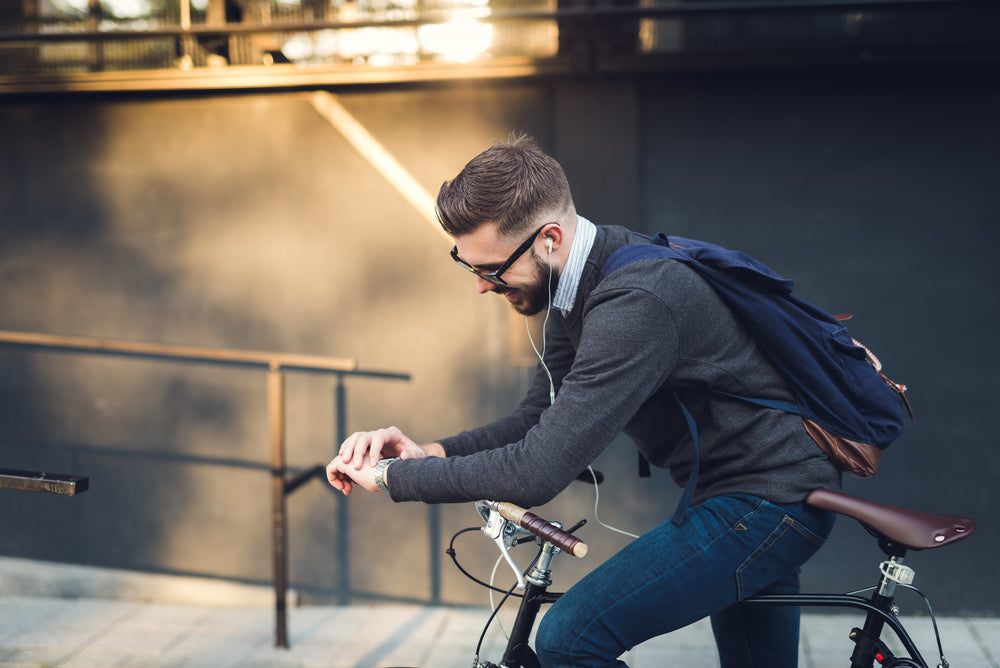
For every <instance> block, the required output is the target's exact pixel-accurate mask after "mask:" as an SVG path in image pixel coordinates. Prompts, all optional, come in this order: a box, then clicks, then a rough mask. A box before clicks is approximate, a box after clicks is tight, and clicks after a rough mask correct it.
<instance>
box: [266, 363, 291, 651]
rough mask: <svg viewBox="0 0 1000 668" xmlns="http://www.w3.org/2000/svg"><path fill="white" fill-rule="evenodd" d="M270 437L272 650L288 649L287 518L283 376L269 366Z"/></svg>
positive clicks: (279, 367)
mask: <svg viewBox="0 0 1000 668" xmlns="http://www.w3.org/2000/svg"><path fill="white" fill-rule="evenodd" d="M267 416H268V425H269V429H270V435H271V551H272V554H273V560H274V613H275V632H274V645H275V647H284V648H287V647H288V605H287V594H288V514H287V506H286V503H285V376H284V372H283V371H282V370H281V366H280V364H279V363H277V362H272V363H271V364H270V367H269V368H268V372H267Z"/></svg>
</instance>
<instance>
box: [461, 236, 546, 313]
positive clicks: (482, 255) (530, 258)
mask: <svg viewBox="0 0 1000 668" xmlns="http://www.w3.org/2000/svg"><path fill="white" fill-rule="evenodd" d="M495 229H496V228H495V226H494V225H492V224H486V225H482V226H480V228H479V229H477V230H476V231H475V232H471V233H469V234H463V235H462V236H460V237H456V238H455V247H456V249H457V252H458V255H459V256H460V257H461V259H462V261H463V262H465V263H468V264H469V265H472V266H473V267H475V268H476V269H477V270H479V271H482V272H489V271H493V270H495V269H497V268H499V267H500V266H502V265H503V264H504V263H505V262H506V261H507V259H508V258H509V257H510V256H511V254H512V253H514V252H515V251H516V250H517V248H518V245H519V242H520V240H516V239H515V240H500V239H497V237H496V232H495ZM535 246H539V247H540V248H541V249H542V252H543V253H544V252H545V250H544V248H545V246H544V240H543V239H542V238H541V237H537V238H536V239H535V241H534V243H532V245H531V246H530V247H529V248H528V250H527V251H525V252H524V253H523V254H522V255H521V256H520V257H518V258H517V260H515V261H514V263H513V264H511V265H510V266H509V267H508V268H507V269H506V270H505V271H504V272H503V274H502V276H501V278H502V279H503V282H504V283H506V285H496V284H495V283H492V282H490V281H488V280H486V279H484V278H482V277H481V276H478V275H476V277H475V279H476V289H477V290H478V291H479V292H480V293H481V294H482V293H486V292H496V293H497V294H500V295H503V296H504V297H505V298H506V299H507V301H508V302H510V305H511V308H513V309H514V310H515V311H517V312H518V313H521V314H523V315H535V314H536V313H539V312H541V311H542V310H543V309H545V308H546V307H548V305H549V298H550V294H551V293H554V292H555V290H556V286H557V285H558V282H559V276H558V272H557V271H551V272H550V265H549V263H548V262H546V261H545V260H543V259H542V256H541V255H540V254H539V253H538V251H537V249H536V248H535ZM552 269H553V270H554V267H553V268H552ZM550 276H551V280H550ZM550 282H551V286H550ZM550 290H551V293H550Z"/></svg>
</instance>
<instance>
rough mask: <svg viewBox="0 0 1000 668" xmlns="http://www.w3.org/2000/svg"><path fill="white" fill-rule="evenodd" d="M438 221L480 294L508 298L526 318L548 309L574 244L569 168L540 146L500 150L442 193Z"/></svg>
mask: <svg viewBox="0 0 1000 668" xmlns="http://www.w3.org/2000/svg"><path fill="white" fill-rule="evenodd" d="M437 213H438V219H439V220H440V221H441V226H442V227H443V228H444V229H445V231H447V232H448V233H449V234H450V235H451V236H452V237H454V239H455V244H456V245H455V249H454V250H453V251H452V257H453V258H454V259H455V260H456V261H457V262H458V263H459V264H461V265H462V266H464V267H465V268H466V269H469V270H470V271H472V272H473V273H474V274H476V276H477V280H476V285H477V289H478V290H479V291H480V292H497V293H500V294H503V295H504V296H506V297H507V299H508V300H509V301H510V303H511V305H512V306H513V307H514V309H515V310H517V311H518V312H520V313H524V314H526V315H531V314H534V313H537V312H538V311H540V310H542V309H543V308H545V307H546V306H547V305H548V299H549V288H550V285H549V278H550V276H549V274H550V271H551V273H552V283H551V289H552V290H555V286H556V282H557V281H558V274H559V270H560V269H561V267H562V264H563V261H564V253H560V250H561V249H562V248H563V241H564V240H565V241H568V240H570V239H572V234H573V232H574V230H575V227H576V209H575V207H574V205H573V198H572V195H571V194H570V190H569V183H568V182H567V180H566V175H565V173H564V172H563V170H562V167H561V166H560V165H559V163H558V162H556V161H555V160H554V159H553V158H551V157H550V156H548V155H546V154H545V153H543V152H542V151H541V150H540V149H539V148H538V146H537V145H536V144H535V142H534V140H532V139H531V138H529V137H525V136H520V137H516V138H514V139H513V140H512V141H511V142H509V143H507V144H500V143H497V144H494V145H493V146H491V147H490V148H489V149H487V150H486V151H484V152H483V153H480V154H479V155H478V156H476V157H475V158H473V159H472V160H471V161H470V162H469V164H467V165H466V166H465V167H464V168H463V169H462V171H461V172H460V173H459V174H458V176H456V177H455V178H454V179H453V180H451V181H446V182H445V183H444V184H443V185H442V186H441V190H440V192H439V193H438V199H437Z"/></svg>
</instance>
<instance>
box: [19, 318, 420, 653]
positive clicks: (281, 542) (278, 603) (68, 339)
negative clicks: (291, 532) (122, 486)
mask: <svg viewBox="0 0 1000 668" xmlns="http://www.w3.org/2000/svg"><path fill="white" fill-rule="evenodd" d="M0 346H13V347H19V348H25V349H35V350H48V351H62V352H71V353H84V354H96V355H111V356H118V357H134V358H142V359H155V360H165V361H172V362H193V363H204V364H215V365H235V366H240V367H252V368H259V369H263V370H266V372H267V415H268V431H269V440H270V466H271V551H272V555H273V567H274V571H273V584H274V600H275V643H274V644H275V646H277V647H288V646H289V645H288V609H287V598H288V584H289V583H288V510H287V504H286V499H287V497H288V495H289V494H291V493H292V492H294V491H295V490H296V489H298V488H299V487H300V486H302V485H303V484H304V483H306V482H308V481H309V480H311V479H312V478H314V477H323V475H324V473H325V469H324V467H323V466H322V465H316V466H313V467H312V468H309V469H306V470H304V471H301V472H299V473H297V474H295V475H293V476H289V475H288V470H287V466H286V463H285V431H286V429H285V372H286V371H304V372H313V373H326V374H334V375H336V376H337V387H336V401H335V404H336V406H335V415H336V421H337V438H338V439H339V440H340V441H342V440H343V439H344V437H346V429H345V426H344V421H345V415H346V387H345V386H344V377H345V376H365V377H368V378H381V379H384V380H409V379H410V376H409V374H405V373H393V372H384V371H370V370H363V369H359V368H358V365H357V362H356V361H355V360H353V359H347V358H336V357H322V356H314V355H296V354H289V353H275V352H262V351H250V350H232V349H224V348H207V347H197V346H179V345H166V344H157V343H142V342H135V341H122V340H113V339H101V338H91V337H81V336H58V335H52V334H38V333H29V332H10V331H0ZM339 517H340V519H341V520H343V519H344V514H343V513H341V514H340V515H339ZM338 533H339V534H340V537H339V538H338V540H339V541H340V542H342V543H343V542H345V541H346V540H347V532H346V531H340V532H338ZM338 552H339V554H340V555H341V557H342V558H346V555H347V553H348V552H347V549H346V544H345V545H340V546H339V550H338ZM339 570H340V572H341V573H344V574H346V573H347V572H348V568H347V566H346V564H342V565H341V568H340V569H339ZM342 581H343V580H342Z"/></svg>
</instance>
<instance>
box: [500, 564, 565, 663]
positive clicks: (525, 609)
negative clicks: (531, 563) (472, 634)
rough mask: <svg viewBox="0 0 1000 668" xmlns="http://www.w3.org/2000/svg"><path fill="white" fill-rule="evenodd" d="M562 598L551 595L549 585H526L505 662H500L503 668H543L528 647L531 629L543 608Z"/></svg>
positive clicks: (555, 594) (505, 652)
mask: <svg viewBox="0 0 1000 668" xmlns="http://www.w3.org/2000/svg"><path fill="white" fill-rule="evenodd" d="M560 596H562V594H557V593H551V594H550V593H549V592H548V585H544V584H536V583H534V582H532V581H531V580H528V581H527V582H526V583H525V587H524V597H523V598H522V599H521V607H520V608H518V611H517V617H516V618H515V619H514V628H512V629H511V632H510V639H509V640H508V641H507V649H506V650H504V653H503V660H502V661H501V662H500V665H501V666H502V668H541V664H540V663H538V657H537V656H535V652H534V650H532V649H531V647H530V646H529V645H528V638H529V637H530V636H531V629H533V628H534V627H535V620H536V619H537V618H538V612H539V610H541V607H542V606H543V605H547V604H550V603H555V602H556V601H557V600H558V599H559V597H560Z"/></svg>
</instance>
